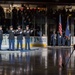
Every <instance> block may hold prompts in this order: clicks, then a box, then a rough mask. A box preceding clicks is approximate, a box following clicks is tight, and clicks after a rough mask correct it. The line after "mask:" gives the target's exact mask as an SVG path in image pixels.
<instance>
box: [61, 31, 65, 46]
mask: <svg viewBox="0 0 75 75" xmlns="http://www.w3.org/2000/svg"><path fill="white" fill-rule="evenodd" d="M62 45H63V46H65V32H64V31H63V32H62Z"/></svg>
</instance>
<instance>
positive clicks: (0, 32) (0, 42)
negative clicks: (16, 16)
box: [0, 26, 3, 50]
mask: <svg viewBox="0 0 75 75" xmlns="http://www.w3.org/2000/svg"><path fill="white" fill-rule="evenodd" d="M2 40H3V30H2V26H0V50H1V46H2Z"/></svg>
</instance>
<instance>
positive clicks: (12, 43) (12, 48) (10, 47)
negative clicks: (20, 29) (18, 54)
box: [9, 39, 15, 50]
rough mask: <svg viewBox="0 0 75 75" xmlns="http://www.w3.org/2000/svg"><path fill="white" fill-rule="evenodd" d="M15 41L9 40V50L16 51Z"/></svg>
mask: <svg viewBox="0 0 75 75" xmlns="http://www.w3.org/2000/svg"><path fill="white" fill-rule="evenodd" d="M14 42H15V41H14V40H10V39H9V50H14Z"/></svg>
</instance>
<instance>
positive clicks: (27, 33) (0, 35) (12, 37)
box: [0, 25, 33, 50]
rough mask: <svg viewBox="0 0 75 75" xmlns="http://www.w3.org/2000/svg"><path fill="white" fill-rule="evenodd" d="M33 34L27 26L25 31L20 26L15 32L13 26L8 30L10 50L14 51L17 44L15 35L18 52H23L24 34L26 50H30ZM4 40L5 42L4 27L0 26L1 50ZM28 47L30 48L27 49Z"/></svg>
mask: <svg viewBox="0 0 75 75" xmlns="http://www.w3.org/2000/svg"><path fill="white" fill-rule="evenodd" d="M32 32H33V30H30V29H29V26H28V25H27V26H26V29H25V30H22V29H21V27H20V26H18V29H17V30H13V26H10V29H9V30H8V34H9V36H8V39H9V50H14V44H15V34H16V36H17V50H18V49H19V45H20V49H21V50H23V47H22V43H23V42H22V39H23V34H24V35H25V40H26V41H25V49H26V50H27V49H28V50H30V34H31V33H32ZM2 40H3V30H2V26H0V50H1V45H2ZM27 45H28V48H27Z"/></svg>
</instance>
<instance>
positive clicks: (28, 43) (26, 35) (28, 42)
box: [24, 29, 32, 50]
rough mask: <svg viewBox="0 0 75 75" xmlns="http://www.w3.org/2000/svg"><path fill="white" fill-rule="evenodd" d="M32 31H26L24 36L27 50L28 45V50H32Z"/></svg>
mask: <svg viewBox="0 0 75 75" xmlns="http://www.w3.org/2000/svg"><path fill="white" fill-rule="evenodd" d="M31 32H32V31H31V30H29V29H28V30H24V34H25V49H26V50H27V45H28V50H30V34H31Z"/></svg>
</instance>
